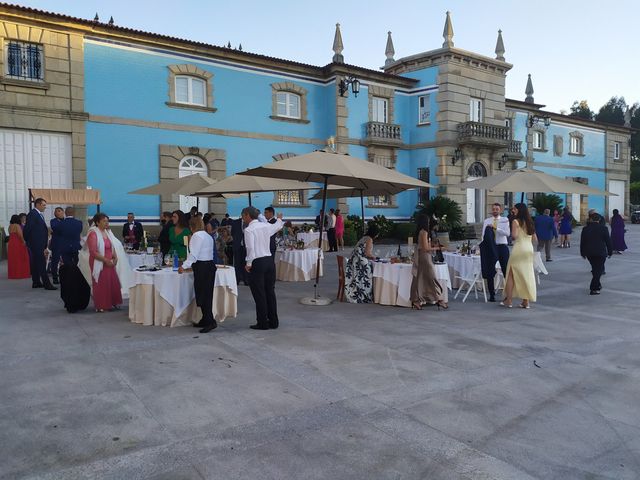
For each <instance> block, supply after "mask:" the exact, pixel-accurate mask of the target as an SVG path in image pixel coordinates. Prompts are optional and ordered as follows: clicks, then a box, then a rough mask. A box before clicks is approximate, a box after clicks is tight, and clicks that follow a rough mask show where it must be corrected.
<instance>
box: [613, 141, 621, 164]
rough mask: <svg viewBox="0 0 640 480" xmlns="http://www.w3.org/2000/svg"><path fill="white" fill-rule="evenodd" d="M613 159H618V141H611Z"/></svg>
mask: <svg viewBox="0 0 640 480" xmlns="http://www.w3.org/2000/svg"><path fill="white" fill-rule="evenodd" d="M613 159H614V160H620V142H613Z"/></svg>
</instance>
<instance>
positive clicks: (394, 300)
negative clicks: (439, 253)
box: [373, 262, 451, 307]
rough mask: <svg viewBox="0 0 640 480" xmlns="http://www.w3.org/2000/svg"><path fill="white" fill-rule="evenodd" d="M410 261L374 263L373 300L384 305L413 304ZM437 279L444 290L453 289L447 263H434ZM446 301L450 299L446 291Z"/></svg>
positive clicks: (404, 305)
mask: <svg viewBox="0 0 640 480" xmlns="http://www.w3.org/2000/svg"><path fill="white" fill-rule="evenodd" d="M412 268H413V265H411V264H410V263H382V262H374V263H373V301H374V303H380V304H382V305H398V306H401V307H410V306H411V282H412V281H413V275H412V274H411V270H412ZM434 268H435V273H436V279H437V280H438V281H439V282H440V285H441V286H442V288H443V290H447V289H448V290H450V289H451V278H450V276H449V269H448V267H447V265H446V264H438V265H434ZM444 301H445V302H447V301H448V295H447V292H446V291H445V298H444Z"/></svg>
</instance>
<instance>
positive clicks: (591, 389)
mask: <svg viewBox="0 0 640 480" xmlns="http://www.w3.org/2000/svg"><path fill="white" fill-rule="evenodd" d="M628 229H629V232H628V234H627V235H628V237H627V243H628V244H629V246H630V247H631V249H632V250H631V251H629V252H625V253H624V254H623V255H616V256H615V257H614V258H613V259H612V260H611V261H609V262H607V266H606V269H607V275H606V276H604V277H603V285H604V290H603V293H602V295H600V296H599V297H592V296H589V295H588V283H589V277H590V275H589V266H588V263H587V262H586V261H584V260H582V259H581V258H580V257H579V255H578V253H577V252H578V245H577V244H578V242H577V238H574V246H573V247H572V248H571V249H554V251H553V259H554V261H553V262H551V263H548V264H547V268H548V270H549V272H550V274H549V276H542V277H541V285H540V288H539V299H538V303H536V304H534V305H533V308H532V309H531V310H522V309H518V308H513V309H504V308H499V307H498V306H497V305H496V304H485V303H483V302H482V301H478V300H475V299H473V298H472V297H470V299H469V300H468V301H467V302H466V303H464V304H462V303H461V302H460V301H456V300H453V299H451V307H450V309H449V310H448V311H437V310H436V309H435V308H426V309H424V310H422V311H412V310H409V309H403V308H399V307H385V306H379V305H351V304H346V303H342V304H337V303H334V304H332V305H331V306H329V307H324V308H318V307H308V306H303V305H300V304H299V303H298V299H299V298H300V297H302V296H308V295H310V294H312V291H313V287H312V284H311V283H306V284H302V283H298V284H296V283H278V284H277V291H278V298H279V310H280V317H281V328H280V329H279V330H277V331H267V332H259V331H252V330H249V329H248V328H247V327H248V325H250V324H252V323H253V303H252V301H251V297H250V293H249V290H248V288H246V287H243V286H242V287H240V298H239V316H238V318H236V319H227V321H225V322H224V324H222V325H221V326H220V327H219V328H218V329H217V330H215V331H214V332H212V333H211V334H207V335H201V334H199V333H198V332H197V330H195V329H192V328H187V327H184V328H175V329H170V328H162V327H144V326H141V325H134V324H131V323H130V322H129V321H128V319H127V314H126V308H125V309H123V310H122V311H119V312H113V313H105V314H96V313H93V312H91V311H86V312H82V313H78V314H74V315H69V314H67V313H66V312H65V311H64V310H63V309H62V304H61V302H60V299H59V295H58V292H45V291H42V290H36V291H34V290H32V289H31V288H30V282H29V281H8V280H6V262H3V263H0V362H1V364H2V366H3V368H2V369H1V370H0V385H1V386H2V388H0V427H1V428H0V479H12V480H13V479H18V478H29V479H65V480H67V479H93V478H95V479H125V478H126V479H155V480H160V479H171V480H181V479H185V480H186V479H218V478H220V479H225V480H226V479H255V478H263V479H285V478H286V479H288V478H292V479H293V478H295V479H300V478H305V479H321V478H322V479H325V478H331V479H362V478H372V479H427V478H428V479H430V480H440V479H452V480H453V479H456V480H457V479H467V480H477V479H487V480H489V479H491V480H495V479H505V480H507V479H508V480H512V479H524V480H527V479H544V480H548V479H562V480H565V479H586V478H589V479H600V480H611V479H625V480H626V479H635V478H640V420H639V419H640V415H638V413H637V412H638V408H637V399H638V398H639V397H640V373H639V372H640V369H639V367H640V350H639V349H638V348H637V346H638V343H639V341H640V329H639V328H638V327H639V326H640V319H639V317H638V315H637V312H638V310H639V307H640V291H639V290H638V285H640V273H639V272H640V255H638V254H637V253H636V251H638V249H639V248H640V227H639V226H636V225H630V226H629V227H628ZM334 257H335V254H327V255H326V261H325V277H324V278H323V279H322V281H321V284H320V292H321V293H322V294H324V295H326V296H333V295H335V289H336V288H335V287H336V284H337V280H336V261H335V258H334Z"/></svg>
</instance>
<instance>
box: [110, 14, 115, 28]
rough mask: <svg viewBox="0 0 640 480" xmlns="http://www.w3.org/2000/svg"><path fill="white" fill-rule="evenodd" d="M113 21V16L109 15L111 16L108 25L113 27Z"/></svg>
mask: <svg viewBox="0 0 640 480" xmlns="http://www.w3.org/2000/svg"><path fill="white" fill-rule="evenodd" d="M113 24H114V21H113V16H111V18H110V19H109V26H110V27H113Z"/></svg>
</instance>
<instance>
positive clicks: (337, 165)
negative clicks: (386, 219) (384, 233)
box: [239, 150, 429, 305]
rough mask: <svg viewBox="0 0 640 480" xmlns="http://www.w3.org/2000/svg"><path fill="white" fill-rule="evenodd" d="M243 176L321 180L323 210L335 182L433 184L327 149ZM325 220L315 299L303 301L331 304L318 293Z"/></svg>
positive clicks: (394, 185) (383, 185)
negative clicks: (328, 190) (330, 186)
mask: <svg viewBox="0 0 640 480" xmlns="http://www.w3.org/2000/svg"><path fill="white" fill-rule="evenodd" d="M239 175H252V176H258V177H271V178H288V179H290V180H300V181H303V182H318V183H322V184H323V195H322V210H325V207H326V204H327V189H328V186H329V183H331V184H332V185H343V186H345V187H353V188H356V189H362V190H363V191H364V190H369V189H374V188H382V189H384V188H398V187H404V188H412V187H424V188H427V187H429V184H428V183H426V182H423V181H421V180H418V179H417V178H413V177H409V176H408V175H404V174H402V173H400V172H397V171H395V170H392V169H389V168H386V167H383V166H381V165H377V164H375V163H372V162H369V161H366V160H361V159H359V158H356V157H352V156H350V155H345V154H342V153H336V152H331V151H326V150H316V151H315V152H311V153H306V154H304V155H298V156H295V157H290V158H285V159H282V160H278V161H276V162H272V163H268V164H266V165H263V166H261V167H257V168H252V169H249V170H247V171H245V172H241V173H239ZM323 227H324V222H320V237H319V240H318V244H319V245H318V246H319V251H318V260H317V262H316V281H315V285H314V296H313V298H309V297H306V298H303V299H302V300H301V302H302V303H304V304H308V305H328V304H329V303H331V300H330V299H328V298H320V297H319V296H318V283H319V281H320V253H319V252H320V251H321V249H322V230H323Z"/></svg>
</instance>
